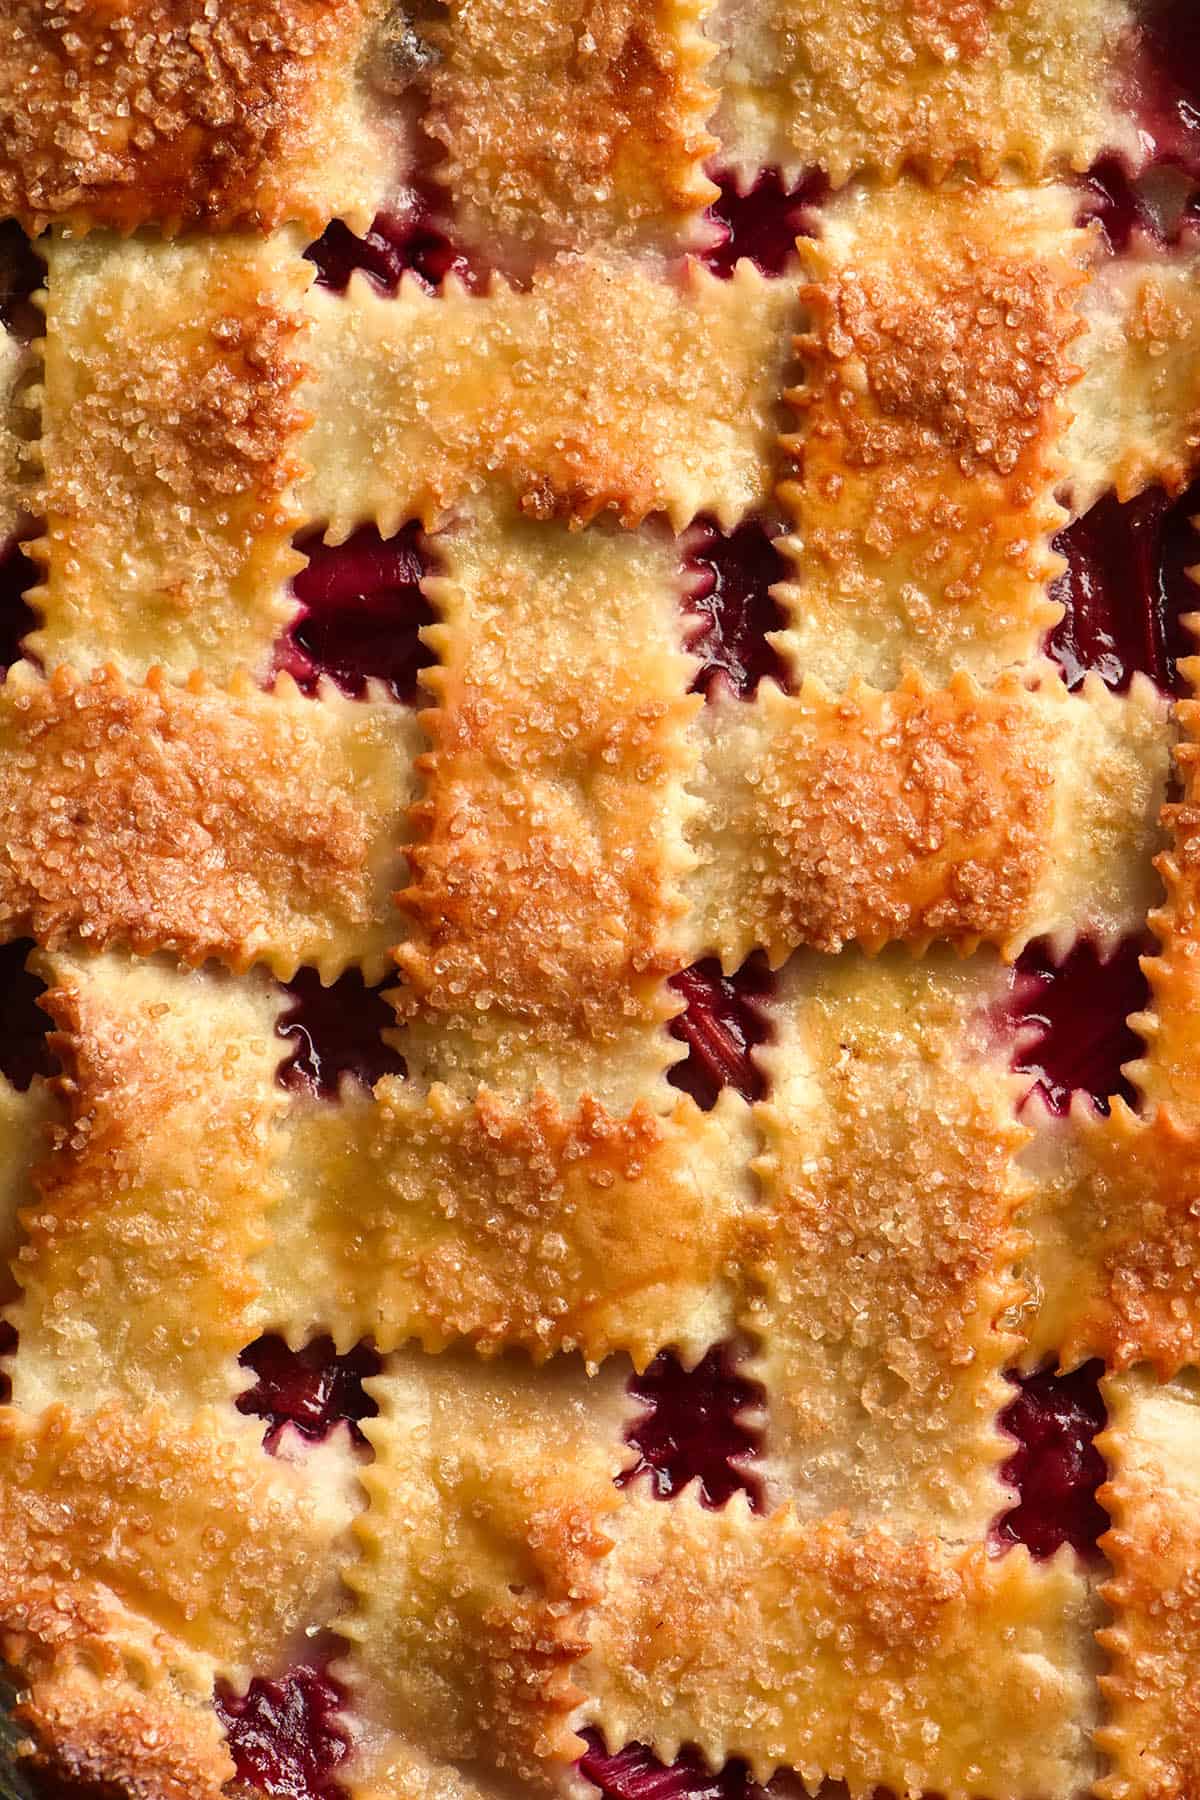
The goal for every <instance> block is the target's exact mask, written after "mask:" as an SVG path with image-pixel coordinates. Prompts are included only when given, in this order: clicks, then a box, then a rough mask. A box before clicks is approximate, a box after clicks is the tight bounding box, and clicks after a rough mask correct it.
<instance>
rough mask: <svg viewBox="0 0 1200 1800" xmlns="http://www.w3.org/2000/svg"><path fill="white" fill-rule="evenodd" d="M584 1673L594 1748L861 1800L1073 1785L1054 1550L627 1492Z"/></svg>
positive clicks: (1081, 1609)
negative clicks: (689, 1749)
mask: <svg viewBox="0 0 1200 1800" xmlns="http://www.w3.org/2000/svg"><path fill="white" fill-rule="evenodd" d="M610 1529H611V1532H612V1536H613V1538H614V1540H615V1542H614V1548H613V1551H612V1553H611V1555H610V1556H609V1557H608V1558H607V1559H606V1561H605V1564H604V1567H603V1579H604V1583H605V1593H604V1598H603V1601H602V1603H601V1604H600V1605H599V1606H598V1607H597V1609H596V1611H595V1613H594V1615H593V1618H592V1623H591V1626H590V1630H589V1636H590V1639H591V1642H592V1645H593V1655H592V1657H590V1658H589V1660H588V1661H587V1663H585V1664H584V1665H583V1667H582V1669H581V1671H580V1682H581V1685H582V1686H583V1687H584V1688H586V1689H587V1691H588V1693H589V1695H590V1696H591V1698H590V1701H589V1704H588V1706H587V1708H586V1710H585V1713H584V1717H585V1718H586V1719H587V1721H588V1722H589V1723H594V1724H596V1725H597V1726H598V1727H599V1729H600V1730H601V1732H602V1734H603V1736H604V1739H605V1742H606V1743H607V1744H609V1745H610V1746H616V1745H624V1744H628V1743H631V1742H640V1743H646V1744H649V1745H650V1747H651V1748H652V1749H653V1750H654V1752H655V1754H656V1755H657V1756H659V1757H660V1758H661V1759H662V1760H663V1761H670V1760H671V1759H672V1758H673V1757H674V1756H675V1755H676V1754H677V1752H678V1750H679V1749H680V1748H681V1747H682V1746H683V1745H684V1744H695V1745H697V1746H698V1747H699V1749H700V1751H701V1752H702V1754H703V1756H704V1758H705V1760H706V1761H707V1763H708V1764H709V1766H710V1767H711V1768H714V1769H720V1768H721V1767H722V1766H723V1765H724V1763H725V1762H726V1761H727V1760H729V1759H730V1758H732V1757H735V1756H737V1757H743V1758H745V1760H746V1761H747V1762H748V1763H749V1765H750V1768H751V1771H752V1773H753V1774H754V1776H755V1777H756V1779H758V1780H759V1781H766V1780H768V1779H769V1778H770V1776H771V1775H772V1774H773V1773H774V1772H775V1770H776V1769H777V1768H779V1767H781V1766H782V1767H784V1768H788V1769H794V1770H796V1771H797V1772H799V1773H800V1774H801V1776H802V1777H804V1778H805V1779H807V1780H808V1781H809V1782H810V1785H811V1786H813V1787H815V1786H816V1785H817V1783H818V1781H819V1779H820V1777H821V1776H822V1775H826V1774H827V1775H830V1776H832V1777H834V1778H835V1779H842V1780H845V1782H846V1783H847V1785H848V1787H849V1789H850V1792H851V1794H852V1795H854V1796H855V1800H858V1797H860V1796H866V1795H869V1794H871V1793H873V1792H876V1791H877V1790H878V1788H880V1787H883V1788H889V1789H891V1790H893V1791H896V1792H904V1790H905V1789H906V1788H908V1789H910V1790H912V1791H920V1790H921V1789H923V1788H927V1789H928V1790H930V1791H932V1792H936V1793H938V1794H943V1795H945V1796H947V1800H965V1797H966V1796H968V1795H971V1796H977V1795H979V1794H984V1793H986V1794H996V1795H1000V1796H1003V1800H1019V1796H1022V1795H1026V1794H1039V1793H1044V1794H1059V1795H1062V1794H1068V1793H1074V1792H1076V1791H1082V1790H1083V1789H1084V1788H1085V1787H1086V1784H1087V1780H1088V1777H1089V1775H1090V1773H1091V1769H1090V1767H1089V1764H1090V1761H1091V1758H1090V1754H1089V1747H1088V1742H1087V1726H1088V1722H1089V1715H1090V1712H1091V1710H1092V1708H1091V1701H1090V1689H1091V1681H1090V1672H1089V1669H1088V1666H1087V1655H1086V1647H1087V1640H1088V1628H1089V1625H1090V1618H1089V1598H1088V1588H1087V1583H1086V1581H1085V1579H1084V1577H1083V1576H1082V1575H1081V1574H1080V1573H1079V1571H1078V1566H1077V1565H1076V1566H1074V1567H1073V1566H1072V1559H1071V1558H1070V1556H1069V1555H1063V1556H1060V1557H1058V1558H1056V1559H1055V1560H1054V1561H1052V1562H1050V1563H1048V1564H1045V1565H1042V1566H1041V1567H1038V1566H1036V1565H1033V1564H1032V1563H1031V1562H1030V1560H1029V1557H1028V1554H1027V1552H1026V1551H1025V1550H1024V1549H1014V1550H1012V1551H1010V1552H1009V1553H1008V1554H1007V1555H1005V1556H1004V1557H1002V1558H998V1559H993V1558H991V1557H990V1556H989V1555H988V1552H987V1549H986V1547H985V1546H984V1545H983V1544H981V1543H976V1544H973V1545H969V1546H966V1547H963V1546H961V1545H958V1546H956V1545H953V1544H948V1543H945V1542H942V1541H940V1540H939V1539H937V1538H934V1537H932V1536H930V1535H924V1534H923V1535H921V1536H918V1537H915V1538H908V1539H902V1538H900V1537H898V1536H892V1535H891V1534H889V1533H888V1532H887V1531H885V1530H881V1529H878V1528H873V1529H868V1530H854V1529H852V1528H851V1527H850V1526H849V1525H848V1524H847V1522H846V1520H845V1518H844V1517H842V1516H839V1515H837V1514H834V1515H832V1516H831V1517H829V1518H825V1519H821V1520H819V1521H814V1522H812V1523H808V1522H806V1521H801V1520H799V1519H797V1518H795V1517H794V1515H793V1514H792V1512H791V1510H790V1508H788V1507H783V1508H781V1509H780V1510H779V1511H777V1512H774V1513H772V1514H770V1515H769V1516H768V1517H766V1518H754V1517H753V1516H751V1515H750V1513H749V1511H748V1509H747V1507H746V1504H745V1497H744V1496H743V1495H741V1494H738V1495H736V1496H735V1497H734V1499H733V1500H731V1501H730V1502H729V1504H728V1505H727V1506H726V1507H725V1508H724V1509H723V1510H721V1511H719V1512H714V1511H709V1510H707V1509H705V1508H704V1507H703V1506H702V1505H701V1503H700V1501H699V1499H698V1498H697V1497H696V1494H695V1489H694V1488H693V1489H691V1490H690V1491H689V1492H687V1493H685V1494H682V1495H678V1496H677V1497H676V1498H675V1499H674V1500H672V1501H671V1502H670V1503H669V1504H667V1505H663V1504H661V1503H660V1502H656V1501H654V1500H653V1499H650V1498H649V1497H646V1496H643V1495H640V1494H639V1493H638V1492H637V1489H636V1488H632V1489H630V1490H629V1493H628V1494H627V1497H626V1502H625V1505H624V1507H623V1509H622V1511H621V1513H620V1514H618V1515H617V1517H616V1518H615V1519H614V1520H613V1522H612V1525H611V1527H610Z"/></svg>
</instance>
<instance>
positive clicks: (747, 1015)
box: [667, 950, 775, 1112]
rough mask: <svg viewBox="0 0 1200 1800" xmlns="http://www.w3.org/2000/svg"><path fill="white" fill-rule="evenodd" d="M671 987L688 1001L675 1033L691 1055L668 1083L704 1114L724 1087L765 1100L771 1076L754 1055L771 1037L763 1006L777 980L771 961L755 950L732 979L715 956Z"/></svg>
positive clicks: (675, 977)
mask: <svg viewBox="0 0 1200 1800" xmlns="http://www.w3.org/2000/svg"><path fill="white" fill-rule="evenodd" d="M670 985H671V986H672V987H673V988H674V989H675V992H676V993H677V994H682V996H683V998H684V1000H685V1001H686V1002H687V1010H686V1011H685V1012H681V1013H680V1014H679V1017H678V1018H676V1019H672V1020H671V1025H670V1030H671V1035H672V1036H673V1037H677V1038H678V1039H679V1040H680V1042H681V1043H684V1044H686V1045H687V1050H688V1053H687V1056H686V1057H685V1058H684V1060H683V1061H682V1062H677V1063H676V1064H675V1066H674V1068H672V1069H670V1070H668V1072H667V1080H668V1081H669V1082H670V1083H671V1084H672V1086H673V1087H677V1088H682V1090H683V1092H684V1093H685V1094H690V1095H691V1096H692V1099H693V1100H694V1101H695V1102H696V1105H697V1106H700V1107H703V1109H704V1111H705V1112H709V1111H711V1109H712V1108H713V1107H714V1106H715V1105H716V1104H717V1095H718V1094H719V1093H720V1091H721V1089H722V1088H723V1087H732V1088H736V1089H737V1091H738V1093H739V1094H741V1096H742V1098H743V1099H744V1100H761V1099H762V1097H763V1095H764V1094H765V1093H766V1091H767V1082H766V1077H765V1076H764V1075H763V1073H762V1070H761V1069H759V1068H758V1067H757V1065H756V1064H755V1063H754V1061H753V1060H752V1057H751V1054H750V1053H751V1051H752V1050H753V1049H754V1048H755V1046H756V1045H758V1044H763V1043H765V1042H766V1041H767V1038H768V1036H769V1035H770V1034H769V1031H768V1027H767V1023H766V1020H765V1019H764V1018H763V1015H762V1008H761V1003H762V1001H763V1000H764V999H766V997H767V996H768V995H769V994H770V993H771V992H772V991H773V989H774V986H775V981H774V977H773V976H772V974H771V971H770V969H769V968H768V967H767V959H766V957H765V956H764V955H763V954H762V952H761V951H760V950H756V951H755V952H754V955H753V956H751V957H749V958H747V960H746V961H745V962H744V963H743V964H742V966H741V968H740V969H735V970H734V972H733V974H732V975H723V974H722V973H721V965H720V963H719V962H718V961H717V959H716V957H715V956H710V957H706V958H705V960H704V961H703V962H698V963H693V964H692V966H691V968H690V969H681V970H680V971H679V973H678V975H672V977H671V984H670Z"/></svg>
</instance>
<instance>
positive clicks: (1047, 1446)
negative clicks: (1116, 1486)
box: [994, 1360, 1108, 1558]
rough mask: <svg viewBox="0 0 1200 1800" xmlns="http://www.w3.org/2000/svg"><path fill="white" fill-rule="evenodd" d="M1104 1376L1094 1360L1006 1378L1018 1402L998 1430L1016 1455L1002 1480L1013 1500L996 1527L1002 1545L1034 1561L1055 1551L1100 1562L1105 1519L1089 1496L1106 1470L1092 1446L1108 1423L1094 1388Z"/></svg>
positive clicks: (1006, 1412) (1005, 1413)
mask: <svg viewBox="0 0 1200 1800" xmlns="http://www.w3.org/2000/svg"><path fill="white" fill-rule="evenodd" d="M1103 1373H1104V1364H1103V1363H1102V1362H1100V1361H1099V1360H1096V1361H1093V1362H1088V1363H1084V1364H1083V1366H1082V1368H1078V1369H1073V1370H1072V1371H1071V1373H1070V1374H1069V1375H1056V1374H1054V1372H1053V1367H1052V1366H1051V1367H1047V1368H1044V1369H1039V1370H1037V1371H1036V1372H1035V1373H1034V1374H1032V1375H1011V1376H1010V1377H1009V1380H1010V1381H1012V1382H1013V1383H1014V1385H1015V1386H1016V1388H1017V1395H1016V1398H1015V1399H1014V1400H1011V1401H1010V1402H1009V1404H1008V1405H1007V1406H1006V1407H1005V1409H1004V1411H1003V1412H1002V1413H1001V1415H1000V1423H1001V1425H1002V1426H1003V1428H1004V1430H1005V1431H1008V1432H1011V1434H1012V1436H1013V1437H1014V1438H1016V1440H1017V1448H1016V1449H1015V1450H1014V1451H1013V1453H1012V1455H1011V1456H1010V1457H1009V1459H1008V1461H1007V1462H1006V1463H1005V1464H1004V1467H1003V1470H1002V1473H1003V1476H1004V1479H1005V1480H1006V1481H1007V1482H1009V1483H1010V1484H1011V1485H1012V1486H1013V1487H1015V1488H1016V1490H1017V1494H1018V1496H1019V1498H1018V1501H1017V1504H1016V1506H1014V1507H1013V1508H1012V1510H1011V1512H1007V1513H1005V1514H1004V1517H1003V1518H1002V1519H1000V1521H999V1522H998V1524H997V1525H996V1528H995V1533H994V1535H995V1537H996V1538H997V1539H998V1540H999V1541H1000V1542H1001V1543H1004V1544H1025V1545H1027V1546H1028V1548H1029V1551H1030V1553H1031V1554H1032V1555H1033V1556H1036V1557H1039V1558H1041V1557H1043V1556H1052V1555H1053V1554H1054V1552H1055V1551H1056V1550H1057V1549H1058V1548H1059V1546H1060V1545H1061V1544H1070V1545H1071V1546H1072V1547H1073V1548H1074V1549H1075V1550H1077V1551H1078V1552H1079V1554H1080V1556H1087V1557H1096V1556H1098V1555H1099V1551H1098V1550H1097V1549H1096V1541H1097V1539H1098V1538H1099V1537H1101V1536H1102V1535H1103V1533H1104V1532H1105V1531H1107V1530H1108V1515H1107V1513H1106V1512H1105V1511H1104V1508H1103V1507H1102V1506H1101V1505H1100V1504H1099V1502H1098V1501H1097V1499H1096V1489H1097V1488H1098V1487H1099V1486H1100V1485H1101V1483H1102V1482H1103V1481H1104V1480H1105V1476H1106V1471H1105V1467H1104V1458H1103V1457H1102V1456H1101V1454H1100V1452H1099V1451H1098V1450H1097V1448H1096V1446H1095V1444H1094V1442H1093V1439H1094V1438H1095V1436H1096V1433H1097V1432H1098V1431H1100V1430H1102V1429H1103V1427H1104V1425H1105V1423H1106V1421H1107V1417H1108V1415H1107V1413H1106V1412H1105V1409H1104V1401H1103V1400H1102V1399H1101V1397H1100V1389H1099V1387H1098V1386H1097V1382H1098V1381H1099V1379H1100V1377H1101V1375H1103Z"/></svg>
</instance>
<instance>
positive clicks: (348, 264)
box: [304, 180, 486, 294]
mask: <svg viewBox="0 0 1200 1800" xmlns="http://www.w3.org/2000/svg"><path fill="white" fill-rule="evenodd" d="M304 254H305V255H306V256H307V258H308V260H309V262H311V263H315V264H316V267H317V281H318V283H319V284H320V285H321V286H322V287H327V288H332V289H333V291H334V292H335V293H339V294H340V293H344V292H345V289H346V284H347V283H348V282H349V280H350V277H351V275H353V273H354V271H355V270H356V269H361V270H362V271H363V273H364V274H365V275H367V276H368V277H369V278H370V280H371V281H372V282H373V283H374V284H375V286H376V287H378V288H379V289H380V290H381V291H382V292H383V293H386V294H394V293H395V291H396V289H397V288H398V287H399V285H400V278H401V276H403V275H405V274H412V275H414V276H415V277H416V279H417V280H418V281H419V282H420V283H421V285H422V287H424V288H425V289H427V291H428V292H430V293H435V292H436V291H437V289H438V288H440V287H441V285H442V282H443V281H444V280H445V279H446V276H447V275H454V276H456V277H457V279H458V280H459V281H461V282H462V283H463V285H464V287H468V288H472V289H474V288H478V287H479V286H480V285H481V284H482V281H483V277H484V275H485V273H486V271H485V270H484V269H483V268H482V266H481V265H480V263H479V262H478V259H474V258H472V257H471V256H470V255H469V254H468V253H467V251H466V250H465V249H464V248H463V246H462V245H461V244H459V243H457V242H456V241H455V238H454V227H453V223H452V220H451V216H450V208H449V204H448V201H447V197H446V195H445V194H444V193H443V191H442V190H441V188H439V187H438V186H437V184H436V183H435V182H433V181H427V180H423V181H420V182H418V183H417V185H416V186H415V187H413V188H412V189H411V190H410V191H409V193H408V194H407V195H406V196H405V197H404V199H403V200H402V201H401V202H400V203H399V204H397V205H396V206H395V207H393V208H392V209H391V210H390V211H388V212H381V213H379V214H378V215H377V217H376V218H375V220H374V222H373V223H372V225H371V227H370V230H369V231H367V233H366V235H365V236H363V237H357V236H356V235H355V234H354V232H352V231H351V229H350V227H349V226H348V225H345V224H343V223H342V221H341V220H340V219H335V220H334V221H333V223H332V224H331V225H329V226H328V227H327V228H326V230H325V231H324V233H323V234H322V236H321V237H319V238H318V239H317V241H316V243H314V244H310V245H309V247H308V249H307V250H306V251H305V253H304Z"/></svg>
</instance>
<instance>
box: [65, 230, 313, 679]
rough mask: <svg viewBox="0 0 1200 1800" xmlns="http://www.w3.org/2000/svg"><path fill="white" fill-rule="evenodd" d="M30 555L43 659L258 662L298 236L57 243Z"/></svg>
mask: <svg viewBox="0 0 1200 1800" xmlns="http://www.w3.org/2000/svg"><path fill="white" fill-rule="evenodd" d="M49 263H50V268H49V274H48V298H47V303H46V344H45V353H44V354H45V393H44V401H43V419H42V433H41V438H40V444H39V448H40V455H41V461H42V466H43V470H44V478H43V483H42V492H41V494H40V496H39V506H40V509H41V511H42V513H43V515H44V517H45V519H46V538H45V540H44V541H43V542H42V543H41V544H39V545H38V546H37V553H38V555H39V556H40V558H41V560H42V561H43V562H44V563H45V565H46V570H45V585H44V586H43V587H41V588H39V589H37V590H36V591H35V593H34V595H33V599H32V604H33V605H34V606H35V607H36V608H38V609H39V610H40V611H41V612H42V614H43V616H44V624H43V628H42V629H41V630H40V631H39V632H38V633H37V634H36V635H35V636H34V637H33V638H32V639H31V644H32V648H33V651H34V652H35V653H36V654H37V655H38V656H40V657H41V659H42V661H43V662H45V663H47V664H49V665H50V666H51V667H53V666H55V665H56V664H57V663H60V662H70V663H72V664H73V665H74V666H76V667H80V668H82V669H83V671H84V673H86V674H90V673H91V672H92V669H93V668H94V667H96V666H97V665H99V664H100V663H102V662H104V661H107V660H109V659H110V658H111V659H113V660H115V661H116V662H117V664H118V666H120V667H121V668H122V669H123V670H124V671H125V672H126V673H128V674H132V675H135V676H137V677H139V678H140V677H141V676H143V675H144V674H145V673H146V671H147V669H148V668H150V667H152V666H154V664H155V663H161V664H163V665H164V666H166V667H167V668H168V669H169V670H170V671H171V673H172V674H185V675H186V674H187V673H188V672H189V671H190V670H191V669H192V668H194V667H197V666H200V667H204V668H207V669H209V670H210V671H212V672H214V673H216V674H218V675H222V676H228V675H229V674H230V673H231V672H232V671H233V669H235V668H238V667H253V668H262V669H265V665H266V661H267V658H268V657H269V654H270V651H271V647H272V643H273V640H274V638H275V636H276V635H277V634H278V632H279V630H280V629H281V626H282V622H283V621H284V620H285V619H286V618H287V617H288V615H289V614H290V613H291V612H292V611H293V610H294V603H291V602H289V601H288V599H287V597H286V594H285V592H284V585H285V583H286V580H287V577H288V576H289V575H290V574H292V573H293V572H294V570H295V569H296V568H298V567H299V566H300V559H299V558H298V557H297V556H296V555H295V553H294V552H293V551H292V550H291V548H290V539H291V535H292V532H293V531H294V529H295V528H296V526H297V525H298V524H299V522H300V515H299V514H298V512H297V510H296V506H295V503H294V501H293V499H292V495H291V489H292V485H293V483H294V482H295V481H296V480H297V478H298V477H299V476H300V475H301V474H302V472H303V470H304V467H305V465H304V464H303V462H302V461H301V457H300V446H301V439H302V434H303V431H304V427H305V426H306V424H307V422H308V415H307V413H306V412H305V411H304V409H303V408H302V407H301V406H300V405H299V404H298V401H297V397H296V388H297V385H298V383H299V381H300V379H301V375H302V373H303V345H302V335H301V334H302V331H303V327H304V322H305V314H304V310H303V295H304V291H305V289H306V288H307V286H308V285H309V281H310V279H311V276H312V268H311V265H310V264H306V263H305V262H304V261H303V259H302V258H301V256H300V245H299V243H298V242H297V241H294V240H293V238H292V236H291V234H289V233H283V234H280V235H279V236H277V237H274V238H270V239H267V240H263V241H260V240H258V239H255V238H251V237H248V236H247V237H237V238H225V239H221V240H219V241H214V240H207V239H205V240H200V241H194V240H193V241H185V242H180V243H166V244H164V243H160V242H153V243H151V242H143V241H141V240H138V241H132V242H123V241H117V240H113V239H111V238H90V239H88V240H86V241H84V242H77V241H73V240H69V241H65V242H63V241H58V242H55V243H54V244H52V245H51V247H50V250H49Z"/></svg>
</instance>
